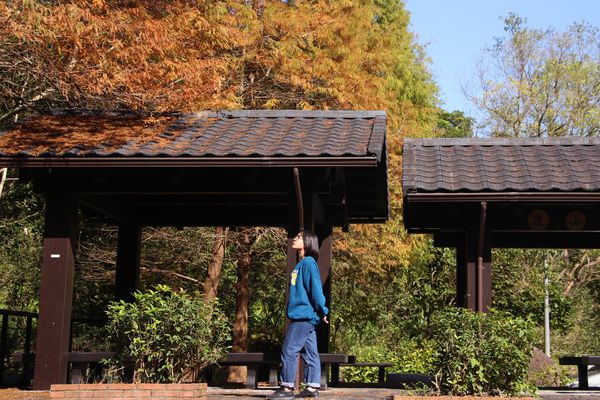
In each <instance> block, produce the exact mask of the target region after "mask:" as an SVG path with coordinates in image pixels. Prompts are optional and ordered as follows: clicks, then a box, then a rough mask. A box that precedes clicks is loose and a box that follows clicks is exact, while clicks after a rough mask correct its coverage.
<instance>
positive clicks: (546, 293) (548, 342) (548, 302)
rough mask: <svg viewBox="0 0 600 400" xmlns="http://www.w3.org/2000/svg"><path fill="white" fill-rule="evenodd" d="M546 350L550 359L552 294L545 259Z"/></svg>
mask: <svg viewBox="0 0 600 400" xmlns="http://www.w3.org/2000/svg"><path fill="white" fill-rule="evenodd" d="M544 288H545V295H544V350H545V353H546V355H547V356H548V357H550V293H549V290H548V259H547V257H546V258H545V259H544Z"/></svg>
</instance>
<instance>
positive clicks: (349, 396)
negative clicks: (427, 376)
mask: <svg viewBox="0 0 600 400" xmlns="http://www.w3.org/2000/svg"><path fill="white" fill-rule="evenodd" d="M270 393H271V390H270V389H258V390H249V389H223V388H218V387H209V388H208V400H257V399H264V398H265V397H266V396H267V395H268V394H270ZM403 394H407V392H406V391H403V390H398V389H372V388H367V389H363V388H330V389H329V390H327V391H322V392H321V396H320V397H319V398H320V399H331V400H357V399H361V400H363V399H364V400H367V399H375V400H392V399H393V398H394V396H395V395H403ZM538 394H539V397H540V398H541V399H542V400H600V390H593V391H585V390H573V389H569V390H540V391H539V392H538ZM0 399H1V400H47V399H50V392H49V391H34V390H19V389H0ZM457 399H459V398H457ZM498 399H502V398H501V397H498Z"/></svg>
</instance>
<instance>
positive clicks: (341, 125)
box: [0, 110, 386, 160]
mask: <svg viewBox="0 0 600 400" xmlns="http://www.w3.org/2000/svg"><path fill="white" fill-rule="evenodd" d="M385 118H386V117H385V113H384V112H382V111H371V112H369V111H329V112H327V111H262V110H244V111H222V112H200V113H195V114H170V115H168V116H165V117H158V118H147V119H144V118H141V117H140V116H136V115H130V114H114V113H109V114H102V113H98V112H91V113H89V112H88V113H86V112H76V113H72V112H71V113H68V112H67V113H64V112H63V113H58V114H56V115H54V114H39V115H36V116H32V117H31V118H29V119H27V120H25V121H23V122H22V123H20V124H18V125H16V126H15V127H14V128H12V129H10V130H7V131H3V132H0V157H14V156H17V155H20V156H26V157H41V156H46V155H52V156H59V157H60V156H72V157H79V156H86V157H110V156H120V157H133V156H144V157H181V156H188V157H202V156H239V157H246V156H269V157H273V156H282V157H284V156H317V157H318V156H321V157H329V156H361V157H364V156H376V157H377V159H378V160H379V159H380V157H381V153H382V150H383V147H384V145H385ZM74 149H77V151H75V150H74Z"/></svg>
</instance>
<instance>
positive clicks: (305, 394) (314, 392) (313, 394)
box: [298, 389, 319, 397]
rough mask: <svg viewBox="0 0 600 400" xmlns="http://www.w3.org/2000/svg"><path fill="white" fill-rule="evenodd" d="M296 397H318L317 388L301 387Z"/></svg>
mask: <svg viewBox="0 0 600 400" xmlns="http://www.w3.org/2000/svg"><path fill="white" fill-rule="evenodd" d="M298 397H319V391H318V390H317V389H313V390H310V389H302V390H301V391H300V394H299V395H298Z"/></svg>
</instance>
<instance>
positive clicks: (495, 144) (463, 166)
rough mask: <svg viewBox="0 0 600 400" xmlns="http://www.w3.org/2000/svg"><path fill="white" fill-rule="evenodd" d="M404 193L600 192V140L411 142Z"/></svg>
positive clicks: (405, 154)
mask: <svg viewBox="0 0 600 400" xmlns="http://www.w3.org/2000/svg"><path fill="white" fill-rule="evenodd" d="M402 168H403V179H402V186H403V191H404V194H405V195H406V194H409V193H434V192H441V193H460V192H593V191H600V138H542V139H483V138H481V139H406V140H405V141H404V146H403V166H402Z"/></svg>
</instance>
